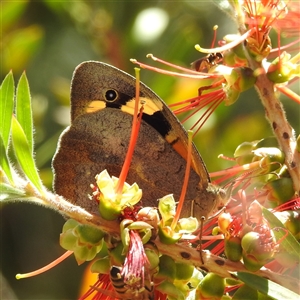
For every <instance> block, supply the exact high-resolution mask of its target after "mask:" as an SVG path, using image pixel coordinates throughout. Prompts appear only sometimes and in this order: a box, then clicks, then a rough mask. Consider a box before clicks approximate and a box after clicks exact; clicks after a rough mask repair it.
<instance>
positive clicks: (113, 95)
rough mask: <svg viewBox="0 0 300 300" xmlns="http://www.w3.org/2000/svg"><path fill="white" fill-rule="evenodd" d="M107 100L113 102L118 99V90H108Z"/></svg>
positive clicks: (106, 93) (105, 95)
mask: <svg viewBox="0 0 300 300" xmlns="http://www.w3.org/2000/svg"><path fill="white" fill-rule="evenodd" d="M104 97H105V100H106V101H108V102H113V101H115V100H117V99H118V97H119V94H118V92H117V91H116V90H107V91H106V92H105V94H104Z"/></svg>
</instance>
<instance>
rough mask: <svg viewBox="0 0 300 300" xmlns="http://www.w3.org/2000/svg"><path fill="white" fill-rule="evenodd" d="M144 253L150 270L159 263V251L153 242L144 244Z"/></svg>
mask: <svg viewBox="0 0 300 300" xmlns="http://www.w3.org/2000/svg"><path fill="white" fill-rule="evenodd" d="M144 248H145V253H146V255H147V258H148V261H149V263H150V270H154V269H155V268H157V267H158V265H159V253H158V249H157V248H156V246H155V244H152V243H148V244H146V245H144Z"/></svg>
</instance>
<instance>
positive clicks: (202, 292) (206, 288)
mask: <svg viewBox="0 0 300 300" xmlns="http://www.w3.org/2000/svg"><path fill="white" fill-rule="evenodd" d="M224 291H225V279H224V278H222V277H220V276H218V275H216V274H214V273H208V274H207V275H206V276H205V277H204V278H203V280H202V281H201V282H200V284H199V285H198V287H197V289H196V295H197V296H198V298H197V299H213V300H218V299H221V298H222V296H223V294H224Z"/></svg>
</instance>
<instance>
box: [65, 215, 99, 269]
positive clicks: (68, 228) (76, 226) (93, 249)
mask: <svg viewBox="0 0 300 300" xmlns="http://www.w3.org/2000/svg"><path fill="white" fill-rule="evenodd" d="M103 237H104V233H103V232H102V231H101V230H99V229H97V228H95V227H92V226H89V225H82V224H80V223H78V222H77V221H75V220H72V219H70V220H68V221H67V222H66V223H65V225H64V227H63V232H62V233H61V234H60V245H61V246H62V247H63V248H64V249H66V250H70V251H74V255H75V258H76V260H77V263H78V264H81V263H83V262H85V261H90V260H92V259H94V258H95V256H96V255H97V254H98V253H99V251H100V250H101V248H102V246H103Z"/></svg>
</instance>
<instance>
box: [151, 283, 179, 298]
mask: <svg viewBox="0 0 300 300" xmlns="http://www.w3.org/2000/svg"><path fill="white" fill-rule="evenodd" d="M155 289H156V290H157V291H159V292H161V293H162V294H165V295H168V299H169V300H184V299H185V296H184V294H183V293H182V291H181V290H180V289H179V288H177V287H176V286H175V285H174V284H173V283H171V282H169V281H167V280H164V281H163V282H161V283H160V284H159V285H157V286H156V287H155Z"/></svg>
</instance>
